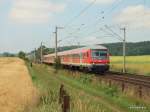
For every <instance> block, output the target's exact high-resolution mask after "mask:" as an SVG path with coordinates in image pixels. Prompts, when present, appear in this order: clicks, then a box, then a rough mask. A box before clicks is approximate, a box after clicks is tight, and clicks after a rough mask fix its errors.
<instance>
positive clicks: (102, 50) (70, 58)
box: [43, 45, 110, 72]
mask: <svg viewBox="0 0 150 112" xmlns="http://www.w3.org/2000/svg"><path fill="white" fill-rule="evenodd" d="M58 57H59V58H60V60H61V64H62V65H63V66H64V67H70V68H73V69H83V70H88V71H94V72H105V71H108V70H109V62H110V60H109V53H108V49H107V48H106V47H104V46H101V45H95V46H88V47H83V48H78V49H73V50H68V51H63V52H58ZM54 60H55V53H54V54H48V55H45V56H44V57H43V62H44V63H47V64H53V63H54Z"/></svg>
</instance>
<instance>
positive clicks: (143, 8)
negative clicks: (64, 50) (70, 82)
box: [0, 0, 150, 53]
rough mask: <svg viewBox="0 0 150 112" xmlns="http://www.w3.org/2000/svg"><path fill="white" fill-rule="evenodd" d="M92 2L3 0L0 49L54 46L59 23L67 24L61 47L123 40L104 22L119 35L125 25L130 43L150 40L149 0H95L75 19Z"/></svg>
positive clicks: (0, 2)
mask: <svg viewBox="0 0 150 112" xmlns="http://www.w3.org/2000/svg"><path fill="white" fill-rule="evenodd" d="M92 1H93V0H0V52H4V51H8V52H13V53H16V52H18V51H20V50H23V51H25V52H29V51H31V50H33V49H34V48H37V47H38V46H39V45H40V43H41V41H42V42H43V43H44V44H45V45H46V46H47V47H54V33H53V32H54V31H55V26H56V25H57V26H61V27H64V26H66V27H64V28H63V29H60V30H58V40H62V41H61V42H60V43H59V44H58V45H59V46H63V45H77V44H78V43H80V44H84V45H90V44H98V43H111V42H120V41H119V40H118V39H117V38H116V37H115V36H112V35H111V32H110V31H109V29H108V28H106V27H105V25H107V26H108V27H109V28H110V29H112V30H113V31H114V32H116V33H117V34H119V35H120V36H123V33H122V31H121V30H120V28H122V27H126V29H127V41H128V42H138V41H147V40H150V32H149V31H150V0H96V2H95V3H94V4H93V5H92V6H91V7H90V8H88V9H87V10H86V11H85V12H84V13H82V14H81V15H80V16H79V17H77V18H75V17H76V16H77V15H78V14H79V13H80V12H81V11H82V10H83V9H84V8H85V7H87V6H88V5H89V4H90V3H91V2H92ZM70 21H71V22H70ZM68 23H69V24H68ZM110 35H111V36H110Z"/></svg>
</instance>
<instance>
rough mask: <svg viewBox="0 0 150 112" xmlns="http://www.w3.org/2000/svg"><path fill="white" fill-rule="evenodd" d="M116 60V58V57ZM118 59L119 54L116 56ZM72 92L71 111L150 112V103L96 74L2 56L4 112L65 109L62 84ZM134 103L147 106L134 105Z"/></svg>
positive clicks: (0, 79) (0, 86)
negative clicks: (57, 69)
mask: <svg viewBox="0 0 150 112" xmlns="http://www.w3.org/2000/svg"><path fill="white" fill-rule="evenodd" d="M113 60H115V58H113ZM116 60H118V57H117V58H116ZM61 84H64V86H65V89H66V91H67V93H68V94H69V95H70V99H71V103H70V105H71V106H70V107H71V112H149V110H150V107H149V103H148V104H147V102H144V101H143V100H141V99H136V98H133V97H129V96H126V95H125V94H122V93H121V92H120V90H119V89H117V87H115V86H111V87H110V86H108V85H106V84H105V83H102V82H101V83H100V81H99V80H97V78H95V76H94V75H92V74H85V73H79V72H71V71H67V70H63V69H60V70H59V71H57V72H56V71H55V69H54V68H53V67H52V66H48V65H43V64H33V66H32V67H31V65H30V64H29V63H28V62H26V63H25V62H24V61H23V60H21V59H19V58H0V112H61V105H60V104H59V103H58V101H59V89H60V85H61ZM132 106H135V107H136V106H137V107H144V109H142V110H141V109H138V108H133V109H132V108H130V107H132Z"/></svg>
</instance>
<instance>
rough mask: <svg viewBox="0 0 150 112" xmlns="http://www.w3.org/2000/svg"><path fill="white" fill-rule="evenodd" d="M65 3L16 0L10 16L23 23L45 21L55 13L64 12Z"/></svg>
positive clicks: (42, 0) (43, 0)
mask: <svg viewBox="0 0 150 112" xmlns="http://www.w3.org/2000/svg"><path fill="white" fill-rule="evenodd" d="M64 9H65V4H58V3H57V4H56V3H52V2H49V1H48V0H14V2H13V6H12V10H11V13H10V18H11V20H13V21H16V22H22V23H43V22H47V21H48V20H49V19H51V18H52V16H53V14H54V13H59V12H62V11H63V10H64Z"/></svg>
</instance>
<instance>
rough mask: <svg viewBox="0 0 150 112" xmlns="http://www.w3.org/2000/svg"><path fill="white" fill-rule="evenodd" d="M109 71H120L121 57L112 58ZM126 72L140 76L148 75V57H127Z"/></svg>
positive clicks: (149, 62)
mask: <svg viewBox="0 0 150 112" xmlns="http://www.w3.org/2000/svg"><path fill="white" fill-rule="evenodd" d="M110 60H111V64H110V65H111V70H114V71H122V68H123V64H122V63H123V57H122V56H112V57H111V58H110ZM126 70H127V72H129V73H136V74H140V75H150V56H127V57H126Z"/></svg>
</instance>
